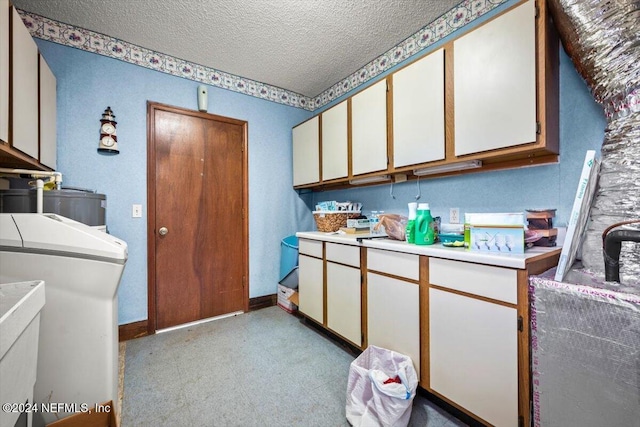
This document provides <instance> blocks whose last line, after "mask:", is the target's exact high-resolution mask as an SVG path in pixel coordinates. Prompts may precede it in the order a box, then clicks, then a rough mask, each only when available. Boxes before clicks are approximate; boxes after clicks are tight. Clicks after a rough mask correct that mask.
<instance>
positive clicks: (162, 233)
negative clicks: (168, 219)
mask: <svg viewBox="0 0 640 427" xmlns="http://www.w3.org/2000/svg"><path fill="white" fill-rule="evenodd" d="M168 232H169V229H168V228H167V227H160V230H158V233H160V235H161V236H166V234H167V233H168Z"/></svg>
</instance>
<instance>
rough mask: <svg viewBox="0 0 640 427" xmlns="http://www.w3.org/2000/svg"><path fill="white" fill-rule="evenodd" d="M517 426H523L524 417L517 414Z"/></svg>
mask: <svg viewBox="0 0 640 427" xmlns="http://www.w3.org/2000/svg"><path fill="white" fill-rule="evenodd" d="M518 427H524V417H523V416H522V415H520V416H518Z"/></svg>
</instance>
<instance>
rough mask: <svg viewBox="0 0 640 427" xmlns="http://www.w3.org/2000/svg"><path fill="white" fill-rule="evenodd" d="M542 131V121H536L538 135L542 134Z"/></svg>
mask: <svg viewBox="0 0 640 427" xmlns="http://www.w3.org/2000/svg"><path fill="white" fill-rule="evenodd" d="M541 133H542V125H541V124H540V122H536V135H540V134H541Z"/></svg>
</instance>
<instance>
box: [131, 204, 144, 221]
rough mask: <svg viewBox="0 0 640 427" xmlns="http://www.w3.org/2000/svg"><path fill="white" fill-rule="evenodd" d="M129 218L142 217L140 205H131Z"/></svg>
mask: <svg viewBox="0 0 640 427" xmlns="http://www.w3.org/2000/svg"><path fill="white" fill-rule="evenodd" d="M131 218H142V205H133V209H132V210H131Z"/></svg>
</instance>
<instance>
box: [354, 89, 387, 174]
mask: <svg viewBox="0 0 640 427" xmlns="http://www.w3.org/2000/svg"><path fill="white" fill-rule="evenodd" d="M351 168H352V173H353V175H359V174H364V173H368V172H377V171H384V170H386V169H387V81H386V80H384V79H383V80H382V81H380V82H378V83H376V84H374V85H373V86H370V87H368V88H367V89H365V90H363V91H362V92H360V93H358V94H357V95H355V96H354V97H353V98H351Z"/></svg>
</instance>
